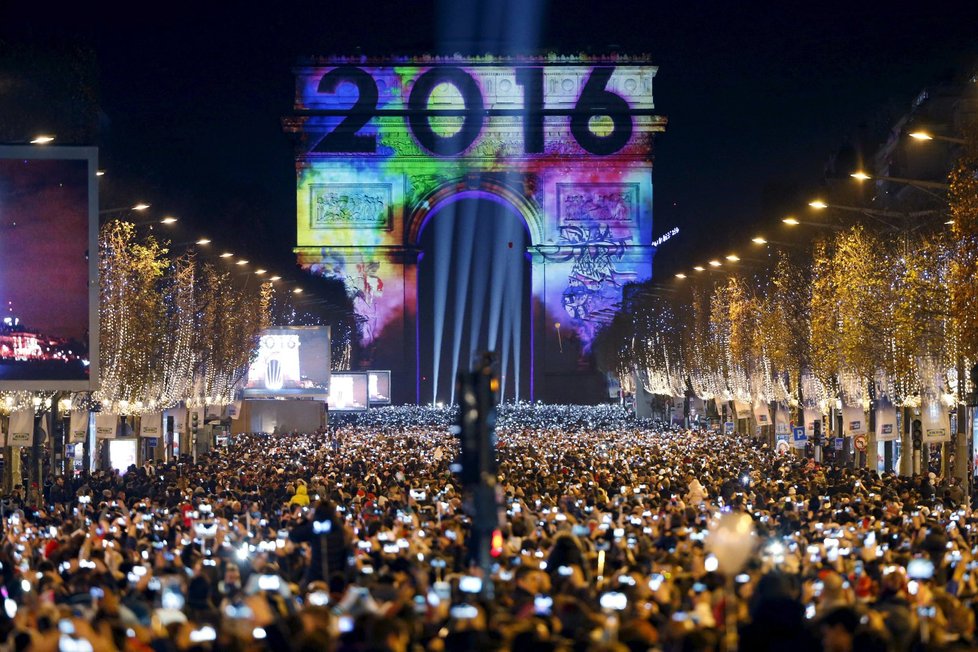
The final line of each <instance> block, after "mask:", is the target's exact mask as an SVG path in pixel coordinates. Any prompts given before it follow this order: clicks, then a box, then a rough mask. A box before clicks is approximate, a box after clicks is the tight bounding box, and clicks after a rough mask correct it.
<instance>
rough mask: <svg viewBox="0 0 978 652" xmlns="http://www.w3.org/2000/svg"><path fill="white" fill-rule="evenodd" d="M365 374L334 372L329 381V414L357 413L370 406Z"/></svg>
mask: <svg viewBox="0 0 978 652" xmlns="http://www.w3.org/2000/svg"><path fill="white" fill-rule="evenodd" d="M369 385H370V381H369V380H368V378H367V374H366V373H356V372H352V371H343V372H339V371H338V372H336V373H334V374H333V375H332V377H331V378H330V379H329V399H328V405H329V409H330V411H331V412H359V411H362V410H366V409H367V407H368V405H369V404H370V396H369V391H368V387H369Z"/></svg>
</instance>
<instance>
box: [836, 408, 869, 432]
mask: <svg viewBox="0 0 978 652" xmlns="http://www.w3.org/2000/svg"><path fill="white" fill-rule="evenodd" d="M842 432H843V433H845V435H846V436H847V437H852V436H853V435H865V434H866V414H865V413H864V412H863V408H862V406H861V405H843V406H842Z"/></svg>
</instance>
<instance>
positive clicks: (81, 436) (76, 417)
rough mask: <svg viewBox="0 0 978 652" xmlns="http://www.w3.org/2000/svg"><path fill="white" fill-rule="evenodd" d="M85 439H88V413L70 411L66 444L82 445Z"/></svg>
mask: <svg viewBox="0 0 978 652" xmlns="http://www.w3.org/2000/svg"><path fill="white" fill-rule="evenodd" d="M86 439H88V411H87V410H72V411H71V419H70V421H69V422H68V442H69V443H72V444H79V443H84V442H85V440H86Z"/></svg>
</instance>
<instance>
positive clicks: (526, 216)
mask: <svg viewBox="0 0 978 652" xmlns="http://www.w3.org/2000/svg"><path fill="white" fill-rule="evenodd" d="M462 199H485V200H488V201H492V202H495V203H497V204H501V205H503V206H505V207H506V208H508V209H510V210H511V211H513V212H514V213H516V214H517V215H519V216H520V218H521V219H522V220H523V222H524V224H525V225H526V230H527V233H528V234H529V240H530V243H529V244H530V245H531V246H533V245H538V244H540V243H542V242H543V237H544V235H543V234H544V223H543V215H542V214H541V211H540V209H539V207H538V206H537V204H536V202H534V201H533V200H532V199H530V198H528V197H527V196H526V195H525V194H523V193H522V192H519V191H517V190H516V189H514V188H513V187H511V186H510V185H508V184H506V183H504V182H500V181H499V180H497V179H489V178H484V177H480V178H479V182H478V184H475V183H471V182H470V181H469V180H467V179H457V180H455V181H451V182H449V183H445V184H442V185H441V186H438V187H437V188H435V189H434V190H432V191H431V192H430V193H428V194H427V195H425V196H423V197H421V198H420V199H419V200H418V201H417V202H416V204H415V205H414V206H413V207H412V210H411V212H410V213H409V214H408V217H407V220H406V222H405V229H404V231H405V244H406V245H407V246H409V247H418V246H420V241H421V232H422V231H423V230H424V227H425V225H426V224H427V223H428V220H429V219H430V218H431V217H432V216H433V215H434V214H435V213H437V212H438V211H440V210H442V209H443V208H445V207H446V206H448V205H449V204H452V203H454V202H456V201H459V200H462Z"/></svg>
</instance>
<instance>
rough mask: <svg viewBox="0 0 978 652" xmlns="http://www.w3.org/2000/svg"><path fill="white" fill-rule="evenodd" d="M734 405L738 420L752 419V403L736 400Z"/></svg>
mask: <svg viewBox="0 0 978 652" xmlns="http://www.w3.org/2000/svg"><path fill="white" fill-rule="evenodd" d="M733 404H734V412H735V413H736V414H737V418H738V419H750V403H747V402H745V401H737V400H735V401H734V402H733Z"/></svg>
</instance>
